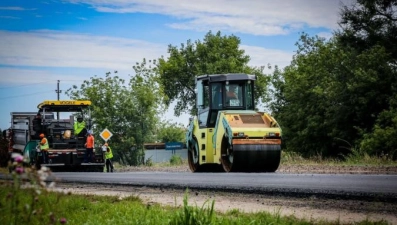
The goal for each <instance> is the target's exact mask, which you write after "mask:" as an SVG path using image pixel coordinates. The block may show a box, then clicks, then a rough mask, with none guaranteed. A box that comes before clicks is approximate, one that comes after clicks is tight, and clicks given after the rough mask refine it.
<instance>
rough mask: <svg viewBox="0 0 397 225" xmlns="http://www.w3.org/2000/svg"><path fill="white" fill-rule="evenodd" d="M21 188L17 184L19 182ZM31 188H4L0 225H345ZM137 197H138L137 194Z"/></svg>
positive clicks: (211, 205)
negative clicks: (162, 205)
mask: <svg viewBox="0 0 397 225" xmlns="http://www.w3.org/2000/svg"><path fill="white" fill-rule="evenodd" d="M15 181H16V183H18V182H19V181H18V179H16V180H15ZM29 183H30V186H29V188H21V187H17V186H15V182H14V183H10V182H9V183H6V182H3V183H1V186H0V187H1V188H0V199H1V200H0V210H1V212H2V213H1V214H0V221H2V224H76V225H79V224H97V225H100V224H112V225H119V224H171V225H172V224H175V225H177V224H192V225H193V224H281V225H282V224H340V223H339V221H337V220H335V221H332V222H325V221H309V220H301V219H297V218H296V217H294V216H288V217H282V216H280V215H279V214H278V213H277V212H276V213H273V214H270V213H267V212H261V213H241V212H239V211H238V210H231V211H229V212H227V213H219V212H216V211H214V205H215V204H216V202H214V201H207V202H206V203H205V204H204V205H202V206H189V205H188V203H187V202H188V199H187V197H186V196H187V195H185V198H184V205H183V206H182V207H161V206H160V205H157V204H151V205H145V204H143V203H142V201H141V200H140V199H139V198H137V197H133V196H131V197H126V198H123V199H121V198H119V197H114V196H113V197H112V196H96V195H72V194H68V193H66V194H65V193H59V192H50V191H47V190H46V188H45V187H42V186H37V185H33V184H34V182H29ZM132 194H133V193H132ZM355 224H387V223H386V222H385V221H378V222H370V221H366V220H365V221H361V222H359V223H355Z"/></svg>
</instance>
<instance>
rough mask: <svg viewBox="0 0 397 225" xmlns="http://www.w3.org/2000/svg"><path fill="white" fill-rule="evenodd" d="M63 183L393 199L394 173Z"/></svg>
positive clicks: (133, 176)
mask: <svg viewBox="0 0 397 225" xmlns="http://www.w3.org/2000/svg"><path fill="white" fill-rule="evenodd" d="M50 180H55V181H57V182H67V183H84V184H112V185H123V186H142V187H143V186H146V187H161V188H181V189H185V188H189V189H204V190H217V191H230V192H240V193H242V192H246V193H265V194H266V193H268V194H281V195H283V194H284V195H308V196H310V195H313V194H314V195H325V196H334V197H341V196H342V197H343V196H344V197H346V196H348V197H354V196H355V197H376V198H379V197H382V198H387V199H388V201H397V175H358V174H349V175H346V174H284V173H169V172H123V173H69V172H59V173H53V176H52V177H51V178H50Z"/></svg>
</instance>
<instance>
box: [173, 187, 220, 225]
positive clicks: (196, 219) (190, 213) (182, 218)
mask: <svg viewBox="0 0 397 225" xmlns="http://www.w3.org/2000/svg"><path fill="white" fill-rule="evenodd" d="M207 204H208V202H205V203H204V204H203V206H202V207H201V208H198V207H197V206H196V207H191V206H189V204H188V192H187V191H186V193H185V196H184V198H183V211H179V212H176V214H175V216H174V218H173V219H172V220H171V221H170V223H169V224H170V225H178V224H184V225H196V224H215V211H214V205H215V201H212V202H211V205H210V206H209V207H205V206H206V205H207Z"/></svg>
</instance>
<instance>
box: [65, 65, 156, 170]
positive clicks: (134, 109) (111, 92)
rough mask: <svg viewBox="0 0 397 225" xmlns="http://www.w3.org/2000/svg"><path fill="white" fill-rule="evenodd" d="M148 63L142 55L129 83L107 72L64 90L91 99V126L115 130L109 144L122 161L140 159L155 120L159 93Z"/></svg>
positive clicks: (74, 95)
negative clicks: (102, 76)
mask: <svg viewBox="0 0 397 225" xmlns="http://www.w3.org/2000/svg"><path fill="white" fill-rule="evenodd" d="M149 63H152V61H149ZM154 64H155V63H154ZM151 67H152V65H147V62H146V60H145V59H144V60H143V62H142V63H137V64H136V65H135V66H134V67H133V68H134V70H135V73H136V75H135V76H131V77H130V80H129V82H128V83H126V82H125V80H124V79H121V78H119V77H118V76H111V74H110V73H107V74H106V76H105V78H101V77H96V76H95V77H91V79H90V80H85V81H84V82H83V84H81V86H80V87H77V86H76V85H75V86H73V87H72V88H70V89H68V90H67V91H66V94H67V95H68V96H69V97H71V98H72V99H89V100H90V101H91V102H92V111H91V112H92V118H93V127H94V129H95V131H98V132H99V131H102V130H103V129H104V128H107V129H109V130H110V131H111V132H112V133H113V134H114V135H113V136H112V138H111V139H110V140H109V144H111V145H112V147H113V148H112V149H113V151H114V154H115V159H116V160H120V161H121V163H123V164H129V165H139V164H142V163H143V156H144V149H143V144H144V143H145V141H146V139H147V138H148V136H150V135H149V134H150V133H152V132H153V129H154V125H155V124H156V123H157V120H158V119H157V114H158V112H157V109H158V107H157V106H158V105H161V101H162V100H161V96H162V94H161V91H159V89H158V88H156V86H155V85H154V79H155V76H153V74H154V72H153V71H154V69H151ZM97 137H98V136H97Z"/></svg>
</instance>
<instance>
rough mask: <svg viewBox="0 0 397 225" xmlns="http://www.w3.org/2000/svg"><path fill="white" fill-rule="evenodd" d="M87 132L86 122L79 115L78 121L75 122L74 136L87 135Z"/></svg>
mask: <svg viewBox="0 0 397 225" xmlns="http://www.w3.org/2000/svg"><path fill="white" fill-rule="evenodd" d="M86 134H87V129H86V128H85V122H84V121H83V117H82V116H80V115H79V116H78V117H77V121H76V122H75V123H74V136H77V137H85V136H86Z"/></svg>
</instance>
